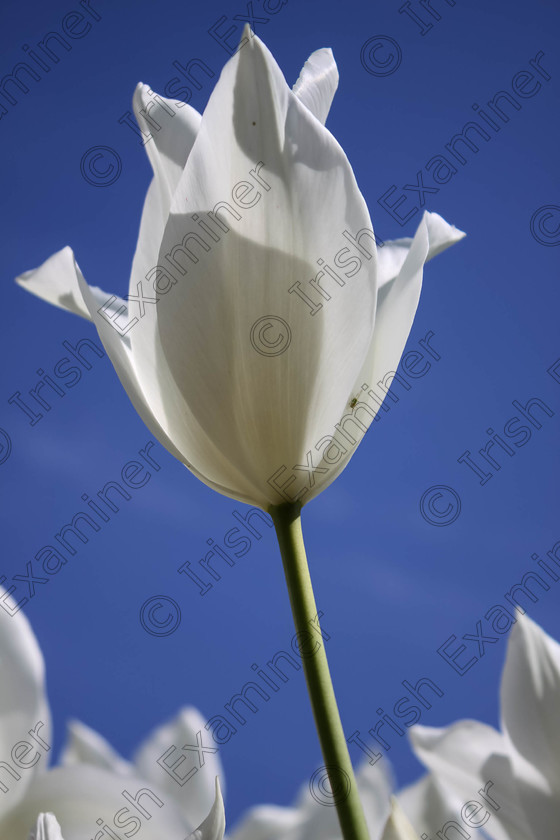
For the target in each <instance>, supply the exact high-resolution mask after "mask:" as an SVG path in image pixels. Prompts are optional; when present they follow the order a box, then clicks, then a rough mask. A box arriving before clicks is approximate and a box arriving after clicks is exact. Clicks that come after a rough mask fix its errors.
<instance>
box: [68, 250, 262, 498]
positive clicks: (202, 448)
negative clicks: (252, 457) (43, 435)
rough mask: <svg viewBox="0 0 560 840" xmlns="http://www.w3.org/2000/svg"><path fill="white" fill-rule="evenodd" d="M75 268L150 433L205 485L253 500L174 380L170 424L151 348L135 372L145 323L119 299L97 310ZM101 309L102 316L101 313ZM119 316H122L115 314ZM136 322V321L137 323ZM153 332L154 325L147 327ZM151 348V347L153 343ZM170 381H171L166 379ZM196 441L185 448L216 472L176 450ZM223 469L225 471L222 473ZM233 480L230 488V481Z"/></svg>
mask: <svg viewBox="0 0 560 840" xmlns="http://www.w3.org/2000/svg"><path fill="white" fill-rule="evenodd" d="M73 264H74V274H75V277H76V281H77V283H78V285H79V289H80V293H81V295H82V298H83V300H84V303H85V304H86V306H87V308H88V311H89V314H90V317H91V319H92V320H93V322H94V324H95V326H96V327H97V332H98V334H99V337H100V339H101V342H102V344H103V346H104V348H105V350H106V351H107V355H108V356H109V358H110V359H111V362H112V364H113V367H114V368H115V371H116V373H117V375H118V377H119V379H120V381H121V384H122V385H123V387H124V388H125V390H126V392H127V394H128V397H129V399H130V401H131V402H132V404H133V406H134V408H135V409H136V411H137V412H138V414H139V415H140V417H141V419H142V420H143V421H144V423H145V424H146V426H147V427H148V428H149V429H150V431H151V432H152V434H153V435H155V437H156V438H157V439H158V440H159V442H160V443H161V444H162V446H164V447H165V448H166V449H167V450H168V451H169V452H170V453H171V454H172V455H174V456H175V457H176V458H177V459H178V460H180V461H182V462H183V463H184V464H186V466H188V467H189V469H190V470H191V472H193V473H194V474H195V475H196V476H197V478H199V479H200V480H201V481H203V482H204V483H205V484H207V485H208V486H210V487H212V489H214V490H217V491H218V492H219V493H223V494H224V495H226V496H231V497H232V498H236V499H240V500H241V501H251V500H252V498H253V495H254V492H253V489H252V488H251V487H250V486H247V487H246V490H247V492H246V493H244V487H245V485H244V484H243V477H242V476H240V475H238V474H237V473H236V472H235V470H233V468H231V465H230V464H229V462H228V461H227V460H225V459H223V458H220V457H219V456H218V457H216V453H215V448H214V447H213V444H212V443H211V442H210V441H209V440H208V439H207V436H206V434H205V431H204V429H201V428H200V427H199V426H198V424H197V421H196V420H195V419H194V418H193V417H192V414H191V412H189V410H188V408H187V406H186V405H185V404H184V402H183V401H182V397H181V395H180V394H179V393H177V388H176V387H174V384H173V383H172V382H169V383H168V387H167V388H166V389H165V391H166V394H167V396H168V398H169V400H170V401H171V403H172V404H173V405H175V406H176V413H175V415H173V420H174V424H171V423H170V422H169V421H168V418H167V414H166V411H165V409H164V408H163V407H162V390H164V387H163V384H164V380H165V371H164V370H159V371H156V370H155V369H152V367H151V365H152V364H153V359H152V357H151V356H149V348H148V347H146V348H143V352H144V354H145V356H146V357H148V356H149V358H147V360H146V364H145V365H144V366H143V365H142V364H140V365H139V367H138V368H137V367H136V366H135V363H134V362H133V360H132V354H131V350H130V338H129V330H133V329H134V330H141V329H142V328H143V326H142V325H144V321H142V320H139V319H138V318H136V316H134V315H133V314H132V313H131V314H130V316H129V315H128V311H127V307H126V304H123V312H122V313H121V314H119V312H120V309H119V302H118V300H117V301H115V302H113V303H112V304H111V306H108V305H107V304H105V305H104V306H103V307H98V300H96V298H95V296H94V294H93V292H94V290H93V289H92V288H91V287H90V286H89V285H88V284H87V283H86V281H85V279H84V276H83V274H82V272H81V271H80V268H79V266H78V264H77V263H76V261H75V260H74V261H73ZM101 309H103V314H102V313H101V311H100V310H101ZM117 315H118V318H116V316H117ZM135 319H136V320H135ZM145 321H146V325H148V324H149V319H145ZM148 328H151V325H150V326H149V327H148ZM150 347H151V345H150ZM142 361H144V357H143V355H142V350H141V353H140V362H142ZM146 377H147V378H148V385H149V386H151V387H149V394H150V402H149V403H148V401H147V399H146V397H145V395H144V392H143V390H142V381H143V379H146ZM168 378H169V377H168ZM185 437H186V438H187V440H188V441H192V446H190V447H189V446H188V445H187V446H186V447H185V449H187V450H188V451H189V453H190V454H193V455H194V457H197V458H199V460H200V461H201V462H202V463H203V467H206V462H207V461H208V463H209V464H211V465H212V464H213V465H214V466H215V469H214V470H212V468H211V467H209V468H208V469H207V470H205V472H202V471H199V469H198V468H197V466H196V465H194V464H191V463H189V461H188V460H187V458H186V457H185V454H184V450H183V451H182V450H181V449H179V448H178V446H177V445H176V443H175V442H176V441H177V442H178V445H179V446H180V445H181V444H182V442H183V438H185ZM220 468H222V470H223V472H220V471H219V470H220ZM212 472H214V473H217V474H218V475H219V476H220V479H222V478H223V479H224V483H223V484H222V483H221V480H213V479H212V477H211V476H212ZM230 479H231V485H230V484H229V483H228V482H229V481H230Z"/></svg>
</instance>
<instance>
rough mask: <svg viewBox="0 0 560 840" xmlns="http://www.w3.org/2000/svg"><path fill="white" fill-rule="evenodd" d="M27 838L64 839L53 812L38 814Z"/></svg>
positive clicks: (31, 839) (33, 839) (41, 839)
mask: <svg viewBox="0 0 560 840" xmlns="http://www.w3.org/2000/svg"><path fill="white" fill-rule="evenodd" d="M29 840H64V838H63V837H62V832H61V831H60V826H59V824H58V822H57V820H56V817H55V815H54V814H39V816H38V817H37V825H36V826H35V828H34V829H33V830H32V832H31V834H30V835H29Z"/></svg>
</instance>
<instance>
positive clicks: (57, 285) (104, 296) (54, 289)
mask: <svg viewBox="0 0 560 840" xmlns="http://www.w3.org/2000/svg"><path fill="white" fill-rule="evenodd" d="M16 283H17V284H18V285H19V286H21V287H22V289H25V290H26V291H28V292H31V294H33V295H36V296H37V297H40V298H41V299H42V300H45V301H47V303H52V304H53V305H54V306H58V307H59V308H60V309H66V310H67V311H68V312H73V313H74V315H80V316H81V317H82V318H87V320H88V321H91V320H92V318H91V315H90V313H89V310H88V308H87V306H86V305H85V303H84V299H83V295H82V293H81V291H80V286H79V283H78V280H77V277H76V270H75V268H74V254H73V253H72V249H71V248H69V247H68V245H67V246H66V247H65V248H62V250H60V251H57V252H56V253H55V254H53V255H52V256H51V257H49V258H48V260H46V261H45V262H44V263H42V265H40V266H39V267H38V268H34V269H32V270H31V271H26V272H25V273H24V274H21V275H20V276H19V277H16ZM90 291H91V295H92V299H93V301H94V304H95V306H96V308H97V307H99V306H103V305H104V304H108V307H107V309H108V311H114V309H118V308H119V307H123V308H124V310H125V311H126V309H127V305H126V303H125V302H124V301H123V300H122V299H121V298H117V297H116V296H115V295H109V294H108V293H107V292H104V291H103V290H102V289H99V288H98V287H96V286H90ZM124 320H126V317H125V319H124Z"/></svg>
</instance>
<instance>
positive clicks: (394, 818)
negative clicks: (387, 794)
mask: <svg viewBox="0 0 560 840" xmlns="http://www.w3.org/2000/svg"><path fill="white" fill-rule="evenodd" d="M381 840H418V835H417V834H416V833H415V831H414V829H413V828H412V826H411V824H410V823H409V821H408V819H407V817H406V816H405V813H404V811H403V810H402V808H401V806H400V805H399V803H398V801H397V800H396V799H395V797H394V796H392V797H391V813H390V815H389V818H388V820H387V822H386V823H385V828H384V829H383V834H382V835H381Z"/></svg>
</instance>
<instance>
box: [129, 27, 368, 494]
mask: <svg viewBox="0 0 560 840" xmlns="http://www.w3.org/2000/svg"><path fill="white" fill-rule="evenodd" d="M256 164H259V165H260V164H262V166H261V168H260V169H258V168H256ZM251 170H253V175H251V174H250V171H251ZM255 171H256V172H257V175H259V178H260V179H261V181H260V182H259V179H258V178H256V177H255ZM259 173H260V174H259ZM242 182H243V183H242ZM245 182H246V184H248V185H249V187H250V188H251V191H252V193H251V199H250V201H249V200H245V204H249V203H251V205H252V206H251V207H242V206H241V205H240V204H239V202H238V204H237V207H239V208H240V209H241V210H242V212H238V211H237V209H236V204H235V201H234V199H232V191H233V194H234V195H235V196H237V197H238V196H239V195H240V194H241V193H242V194H243V195H246V193H245V192H244V190H245V189H246V184H245ZM251 183H253V184H256V185H257V186H256V187H255V190H253V189H252V187H251ZM240 184H241V192H240V190H239V189H238V186H239V185H240ZM255 193H256V194H255ZM224 202H227V204H228V206H229V208H230V209H229V210H228V209H227V208H226V209H223V203H224ZM232 202H233V203H232ZM217 205H221V207H222V209H221V216H220V218H219V222H220V223H221V225H222V226H225V228H226V230H224V229H223V227H220V224H217V223H215V221H214V220H215V218H216V216H215V213H214V212H213V211H215V210H216V206H217ZM253 205H254V206H253ZM209 211H211V213H212V215H210V212H209ZM203 214H206V215H205V217H204V220H205V223H206V224H210V223H212V224H214V229H213V232H214V234H215V235H216V236H217V238H218V241H217V242H216V241H215V240H214V241H212V239H211V237H210V235H208V236H207V241H204V240H203V242H202V244H201V242H199V241H198V240H194V239H192V238H191V239H189V240H188V242H189V243H190V244H191V246H192V252H193V253H192V255H191V257H189V255H188V253H187V252H186V250H185V247H184V245H181V243H182V242H183V241H184V239H185V238H186V237H188V236H191V237H192V234H196V235H198V233H197V224H198V221H201V219H202V216H203ZM237 217H239V218H237ZM363 228H367V229H370V228H371V221H370V219H369V214H368V212H367V208H366V206H365V202H364V201H363V198H362V196H361V195H360V193H359V190H358V188H357V185H356V183H355V179H354V176H353V173H352V170H351V168H350V166H349V164H348V161H347V159H346V157H345V155H344V153H343V152H342V150H341V149H340V147H339V146H338V144H337V143H336V141H335V140H334V138H333V137H332V135H330V134H329V132H327V131H326V130H325V129H324V128H323V127H322V126H321V125H320V124H319V123H318V121H317V120H316V119H314V118H313V117H312V116H311V115H310V114H309V111H308V110H307V109H306V108H305V107H304V106H302V104H301V103H300V102H299V100H298V98H297V97H296V96H294V95H293V94H292V93H291V91H290V90H289V88H288V87H287V85H286V83H285V81H284V79H283V77H282V75H281V73H280V70H279V68H278V66H277V65H276V63H275V61H274V59H273V58H272V56H271V55H270V53H269V52H268V50H266V48H265V47H264V45H263V44H262V43H261V42H260V41H259V39H258V38H257V37H253V38H252V39H251V41H250V42H249V43H248V44H247V45H245V46H244V48H243V49H242V50H241V51H240V52H238V53H237V55H236V56H234V57H233V58H232V59H231V60H230V62H228V64H227V65H226V67H225V69H224V71H223V73H222V76H221V78H220V80H219V82H218V84H217V86H216V88H215V90H214V92H213V94H212V96H211V98H210V101H209V103H208V107H207V108H206V111H205V112H204V115H203V120H202V126H201V129H200V132H199V134H198V136H197V139H196V142H195V145H194V147H193V150H192V152H191V155H190V156H189V159H188V161H187V165H186V167H185V172H184V175H183V178H182V179H181V183H180V185H179V187H178V189H177V192H176V193H175V197H174V200H173V205H172V208H171V215H170V219H169V222H168V225H167V228H166V232H165V236H164V240H163V245H162V248H161V250H160V257H159V265H160V266H167V270H168V271H169V272H171V273H173V271H174V272H175V274H176V276H177V277H180V280H176V283H175V284H174V285H173V287H172V289H171V290H170V291H169V295H168V299H167V300H165V299H164V300H161V301H160V303H159V304H158V307H157V313H155V314H153V317H157V322H158V329H159V339H160V343H161V349H162V351H163V354H164V358H159V348H158V346H157V345H156V347H155V349H154V351H153V352H152V357H155V358H156V362H155V363H154V362H153V363H152V365H151V368H152V369H153V370H154V371H155V370H157V371H160V370H161V369H162V368H163V366H164V363H165V360H166V361H167V365H168V369H169V371H170V373H171V375H172V377H173V379H174V381H175V383H176V385H177V387H178V388H179V390H180V391H181V393H182V395H183V396H184V399H185V401H186V402H187V403H188V406H189V409H190V410H191V411H192V412H193V414H194V415H195V416H196V418H197V420H198V422H199V425H200V427H201V428H203V429H205V430H207V431H208V433H209V436H210V438H211V440H212V442H213V443H214V445H215V446H216V448H217V449H218V450H219V451H220V452H221V453H223V457H224V458H226V457H227V458H228V459H229V460H230V462H232V463H233V466H234V467H235V468H236V469H237V470H238V472H239V473H241V474H242V475H245V476H246V477H247V479H248V480H249V481H250V482H251V484H252V485H253V486H254V487H256V488H257V489H258V491H259V496H258V497H257V498H255V501H256V502H257V503H258V504H261V505H262V506H263V507H264V506H267V504H269V503H278V502H282V501H285V498H284V497H283V496H282V495H281V494H280V493H279V492H278V490H276V489H275V487H274V486H273V485H272V484H271V483H270V482H269V480H270V479H272V477H273V476H274V475H275V474H278V472H279V470H280V471H281V470H282V469H284V470H288V471H289V470H291V468H292V465H293V464H305V463H306V456H307V452H308V451H309V450H310V449H311V448H312V447H314V445H315V444H316V443H317V441H318V440H319V439H320V438H321V437H323V436H324V435H325V434H328V433H329V432H331V431H332V430H333V428H334V424H335V423H336V422H337V421H338V419H339V418H340V416H341V413H342V411H343V409H344V406H345V404H346V401H347V399H348V395H349V393H350V390H351V387H352V385H353V383H354V382H355V379H356V377H357V375H358V373H359V369H360V367H361V362H362V359H363V358H364V356H365V353H366V351H367V347H368V346H369V344H370V341H371V333H372V328H373V318H374V310H375V301H376V289H375V265H374V264H375V253H374V251H375V249H373V253H372V254H371V255H370V256H369V258H368V260H367V261H366V260H364V263H365V264H364V266H363V268H362V270H361V271H360V272H358V273H357V274H356V275H355V276H354V277H353V278H352V284H345V288H341V287H340V286H338V285H337V284H336V283H335V282H334V281H332V280H331V284H332V285H329V289H330V291H333V289H332V286H335V287H336V293H337V300H336V302H335V301H334V300H333V301H332V302H331V303H330V304H329V302H328V301H326V302H325V306H323V307H322V308H321V309H320V311H318V312H317V314H316V315H315V316H312V315H311V314H310V311H309V308H308V307H307V305H306V304H305V303H304V302H303V301H302V300H301V299H300V298H298V297H297V295H295V294H293V293H292V294H291V293H290V289H292V291H293V290H294V288H295V285H296V284H298V283H299V284H301V285H302V286H303V285H305V286H307V285H308V283H309V280H310V279H312V278H313V277H314V275H316V274H317V271H316V265H317V262H319V264H321V263H322V262H323V258H324V257H326V258H327V259H328V258H329V257H330V255H331V254H332V253H333V250H334V248H333V242H338V243H340V244H342V245H344V244H346V239H345V238H344V237H343V235H342V234H343V232H344V230H346V229H348V231H351V232H356V231H358V230H361V229H363ZM198 231H199V233H200V227H199V228H198ZM218 231H221V234H218ZM209 243H210V244H209ZM372 247H373V246H372ZM177 249H178V250H177ZM191 263H192V265H191ZM172 265H174V268H171V266H172ZM320 279H321V278H320ZM151 309H152V312H154V310H156V308H155V307H152V308H151ZM268 316H270V317H272V319H273V326H272V328H269V327H266V325H265V326H263V327H262V328H260V329H259V330H257V331H256V332H255V327H256V326H257V325H258V324H259V323H261V324H262V319H264V320H265V322H266V323H268V320H267V319H268ZM278 319H282V321H279V320H278ZM282 322H283V324H282ZM278 325H280V328H281V329H283V330H284V338H285V339H286V340H285V343H284V345H283V350H284V351H285V352H280V353H278V354H277V355H274V356H271V355H269V354H268V353H267V352H266V351H267V347H266V346H263V345H265V344H266V342H267V341H270V342H271V343H272V344H274V341H272V339H271V338H270V336H271V335H274V338H276V337H277V335H278V333H277V330H278V328H279V326H278ZM270 329H272V333H270ZM263 331H264V333H265V338H264V339H263ZM267 331H268V332H267ZM288 331H289V332H288ZM131 340H132V346H133V353H134V354H135V360H136V352H138V353H139V354H140V353H141V352H142V350H143V349H145V347H146V343H147V342H146V341H145V340H144V337H143V336H142V335H140V333H138V334H136V332H134V334H132V336H131ZM142 345H143V347H142ZM268 348H270V344H269V345H268ZM273 349H275V348H273ZM138 364H139V365H140V363H138ZM142 368H143V369H149V368H150V365H149V360H148V359H144V361H143V363H142ZM168 384H169V383H168V381H167V380H166V383H165V386H164V387H165V389H167V387H168ZM156 385H157V383H155V382H154V385H153V387H154V388H155V387H156ZM147 390H148V389H147V386H146V392H147ZM165 405H166V406H167V411H168V415H169V416H171V414H172V412H173V411H174V409H173V407H172V406H171V405H170V403H169V401H168V400H166V403H165ZM218 405H219V409H218ZM189 460H190V461H191V463H195V459H194V458H190V459H189ZM306 500H307V497H306V498H305V501H306Z"/></svg>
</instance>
